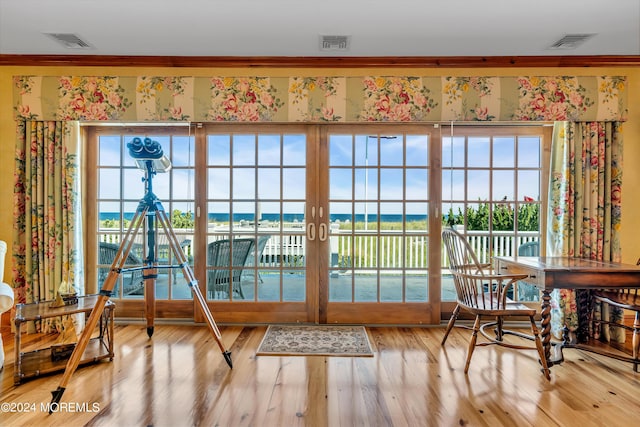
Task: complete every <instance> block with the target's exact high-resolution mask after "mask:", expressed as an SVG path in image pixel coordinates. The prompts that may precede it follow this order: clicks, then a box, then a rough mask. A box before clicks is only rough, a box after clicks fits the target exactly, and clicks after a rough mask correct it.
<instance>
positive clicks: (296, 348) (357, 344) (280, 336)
mask: <svg viewBox="0 0 640 427" xmlns="http://www.w3.org/2000/svg"><path fill="white" fill-rule="evenodd" d="M256 355H258V356H365V357H372V356H373V351H372V349H371V343H370V342H369V337H368V336H367V331H366V330H365V328H364V326H327V325H311V326H301V325H285V326H275V325H269V328H268V329H267V333H266V334H264V338H262V342H261V343H260V346H259V347H258V351H257V353H256Z"/></svg>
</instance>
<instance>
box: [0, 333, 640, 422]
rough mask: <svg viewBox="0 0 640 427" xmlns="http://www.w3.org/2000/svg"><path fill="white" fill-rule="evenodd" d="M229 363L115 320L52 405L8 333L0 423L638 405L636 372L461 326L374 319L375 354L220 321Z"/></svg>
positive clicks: (611, 410) (329, 417)
mask: <svg viewBox="0 0 640 427" xmlns="http://www.w3.org/2000/svg"><path fill="white" fill-rule="evenodd" d="M221 331H222V335H223V341H224V344H225V346H226V347H227V348H228V349H230V350H231V351H232V357H233V364H234V366H233V369H232V370H231V369H229V368H228V366H227V364H226V363H225V361H224V359H223V357H222V355H221V354H220V350H219V348H218V346H217V345H216V343H215V340H214V339H213V337H212V336H211V334H210V333H209V331H208V329H207V328H206V327H205V326H200V325H190V324H185V325H180V324H177V325H176V324H173V325H166V324H158V325H156V327H155V333H154V335H153V338H152V339H148V338H147V334H146V326H145V325H142V324H129V325H116V334H115V351H116V357H115V359H114V360H113V362H100V363H97V364H95V365H90V366H87V367H82V368H79V369H78V370H77V371H76V372H75V374H74V375H73V376H72V378H71V381H70V383H69V385H68V388H67V390H66V392H65V393H64V396H63V398H62V401H63V403H67V405H68V406H67V407H64V408H63V407H62V405H61V408H60V410H59V411H58V412H54V413H53V414H51V415H49V414H48V412H47V411H43V410H42V407H41V404H48V403H49V402H50V400H51V391H52V390H55V389H56V388H57V386H58V385H59V382H60V379H61V374H54V375H49V376H45V377H40V378H36V379H33V380H29V381H26V382H24V383H22V384H20V385H18V386H14V384H13V359H14V356H13V344H12V338H11V337H10V336H7V335H5V338H4V339H5V353H6V357H7V360H6V365H5V368H4V370H3V371H2V372H0V384H1V392H0V405H1V408H2V411H0V425H1V426H3V427H6V426H39V427H41V426H83V425H87V426H118V427H120V426H158V427H159V426H171V427H176V426H261V427H262V426H267V427H270V426H274V427H277V426H287V427H289V426H313V427H323V426H330V427H334V426H412V427H413V426H461V425H462V426H490V427H495V426H536V427H540V426H567V425H578V426H580V427H588V426H603V425H607V426H625V425H631V424H633V423H634V421H633V420H634V419H635V420H637V419H638V417H640V374H638V373H634V372H633V369H632V366H631V365H630V364H628V363H622V362H619V361H616V360H612V359H607V358H603V357H601V356H597V355H593V354H590V353H585V352H581V351H578V350H566V351H565V359H566V360H565V362H564V363H563V364H562V365H559V366H554V367H553V368H552V369H551V381H550V382H547V381H546V380H545V379H544V377H543V376H542V374H541V373H540V369H539V365H538V362H537V360H536V358H535V356H534V354H535V352H523V351H514V350H509V349H504V348H499V347H495V346H490V347H482V348H478V349H477V350H476V351H475V353H474V357H473V360H472V362H471V368H470V371H469V374H468V375H465V374H464V372H463V368H464V360H465V353H466V348H467V339H468V333H469V331H467V330H464V329H455V330H454V331H453V332H452V334H451V335H450V337H449V340H448V342H447V346H446V347H444V348H443V347H441V346H440V339H441V337H442V334H443V332H444V329H443V328H439V327H431V328H428V327H426V328H402V327H373V328H367V332H368V333H369V336H370V338H371V341H372V344H373V345H374V347H375V356H374V357H321V356H314V357H304V356H296V357H292V356H289V357H278V356H256V355H255V352H256V350H257V348H258V345H259V343H260V340H261V339H262V337H263V335H264V333H265V331H266V325H265V326H246V327H242V326H222V327H221Z"/></svg>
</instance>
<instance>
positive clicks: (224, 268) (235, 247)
mask: <svg viewBox="0 0 640 427" xmlns="http://www.w3.org/2000/svg"><path fill="white" fill-rule="evenodd" d="M253 245H254V239H248V238H239V239H233V241H230V240H228V239H221V240H216V241H214V242H211V243H209V246H208V247H207V265H209V266H211V267H216V268H215V269H213V270H209V275H208V282H209V283H208V285H209V286H215V285H220V284H228V283H229V278H230V277H231V281H232V282H234V283H235V282H240V276H241V275H242V268H243V267H244V265H245V263H246V261H247V257H248V256H249V253H250V252H251V250H252V249H253ZM229 267H231V268H232V274H231V276H230V275H229Z"/></svg>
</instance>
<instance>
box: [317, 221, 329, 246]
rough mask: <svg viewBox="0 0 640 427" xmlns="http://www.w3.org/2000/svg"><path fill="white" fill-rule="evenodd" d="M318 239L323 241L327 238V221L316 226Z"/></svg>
mask: <svg viewBox="0 0 640 427" xmlns="http://www.w3.org/2000/svg"><path fill="white" fill-rule="evenodd" d="M318 239H320V241H321V242H324V241H325V240H327V223H326V222H321V223H320V225H319V226H318Z"/></svg>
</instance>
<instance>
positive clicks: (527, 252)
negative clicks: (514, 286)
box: [518, 241, 540, 301]
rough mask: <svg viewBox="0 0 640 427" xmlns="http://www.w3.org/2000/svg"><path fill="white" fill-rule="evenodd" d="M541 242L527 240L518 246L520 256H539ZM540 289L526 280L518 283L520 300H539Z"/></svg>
mask: <svg viewBox="0 0 640 427" xmlns="http://www.w3.org/2000/svg"><path fill="white" fill-rule="evenodd" d="M539 255H540V243H539V242H537V241H535V242H526V243H523V244H521V245H520V246H518V256H539ZM539 300H540V291H539V290H538V288H536V287H535V286H534V285H531V284H529V283H525V282H519V283H518V301H539Z"/></svg>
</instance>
